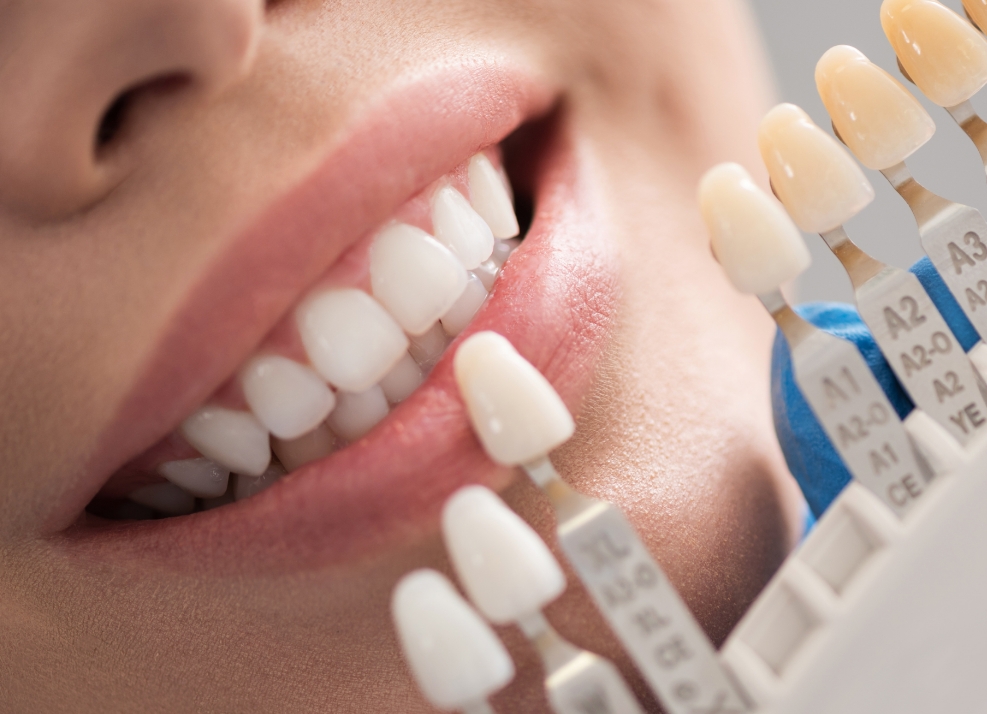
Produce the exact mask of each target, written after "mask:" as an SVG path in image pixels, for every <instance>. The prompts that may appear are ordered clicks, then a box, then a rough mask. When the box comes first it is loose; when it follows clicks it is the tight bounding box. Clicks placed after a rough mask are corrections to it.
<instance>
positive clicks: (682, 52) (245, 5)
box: [0, 0, 801, 712]
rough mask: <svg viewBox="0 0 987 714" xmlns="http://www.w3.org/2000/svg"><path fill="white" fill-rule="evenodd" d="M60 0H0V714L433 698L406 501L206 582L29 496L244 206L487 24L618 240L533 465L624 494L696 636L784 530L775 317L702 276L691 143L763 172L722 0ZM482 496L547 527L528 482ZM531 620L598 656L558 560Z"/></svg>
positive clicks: (785, 548)
mask: <svg viewBox="0 0 987 714" xmlns="http://www.w3.org/2000/svg"><path fill="white" fill-rule="evenodd" d="M76 5H77V4H76V3H74V2H72V1H71V0H43V1H38V2H31V3H25V2H17V0H2V1H0V96H4V97H5V101H4V102H3V103H2V105H0V254H2V255H3V256H4V259H3V260H2V261H0V336H2V339H0V344H2V350H0V395H2V404H0V453H2V454H3V458H4V468H3V470H2V473H0V612H3V613H4V615H3V617H2V618H0V703H2V707H0V708H3V709H4V710H5V711H13V712H27V711H31V712H48V711H64V710H65V709H66V706H69V707H70V708H71V709H72V711H78V712H88V711H93V712H96V711H99V712H108V711H114V712H115V711H121V712H123V711H143V712H157V711H161V712H176V711H211V712H226V711H229V712H234V711H236V712H246V711H250V712H252V711H257V712H260V711H292V712H307V711H312V712H315V711H334V712H362V711H368V710H373V711H387V712H390V711H394V712H398V711H400V712H427V711H431V709H430V708H429V707H428V706H427V705H426V704H425V703H424V701H423V700H422V699H421V696H420V695H419V694H418V692H417V690H416V689H415V687H414V684H413V683H412V682H411V680H410V678H409V676H408V674H407V672H406V670H405V668H404V665H403V663H402V661H401V659H400V655H399V652H398V649H397V643H396V639H395V636H394V634H393V631H392V627H391V624H390V618H389V614H388V602H389V597H390V592H391V589H392V588H393V584H394V583H395V581H396V580H397V579H398V578H399V577H400V576H401V575H402V574H403V573H405V572H407V571H408V570H411V569H413V568H416V567H423V566H431V567H439V568H441V569H447V566H446V564H445V561H444V557H443V555H442V548H441V544H440V542H439V539H438V536H437V531H436V528H437V524H436V522H435V519H430V520H428V522H427V523H424V524H423V525H422V526H421V528H420V529H419V532H418V533H417V537H412V538H406V539H404V540H403V541H402V543H401V545H399V546H398V545H395V546H392V547H389V548H387V549H385V550H384V551H382V552H377V553H374V554H373V555H372V556H364V557H360V558H355V559H351V560H350V561H348V562H346V563H344V564H341V565H334V566H332V567H326V568H317V569H309V570H306V571H304V572H298V573H295V574H290V575H283V574H280V575H278V576H270V577H236V576H229V575H227V576H224V577H217V578H210V577H204V576H195V575H192V574H188V573H176V572H172V571H169V570H168V569H165V568H156V567H153V566H147V567H143V568H142V567H140V564H139V563H131V564H121V566H120V567H119V568H115V569H109V570H107V569H103V568H85V567H79V563H78V562H75V561H73V562H71V563H69V562H66V561H65V560H64V559H60V558H59V557H57V555H54V554H53V552H52V550H51V549H50V548H48V546H47V543H48V539H49V538H50V537H51V535H52V534H51V533H47V532H45V524H44V522H43V521H44V519H43V517H42V513H43V510H44V508H43V506H44V504H45V503H47V502H48V501H49V500H50V499H52V498H57V497H58V495H59V493H61V491H62V489H64V488H65V487H66V485H67V480H68V479H69V478H70V475H71V474H73V473H74V472H75V469H76V467H77V465H78V464H79V463H81V462H82V461H84V460H85V459H86V457H87V455H88V454H90V453H91V452H92V450H93V449H94V448H95V444H96V442H97V441H98V436H99V433H100V430H101V429H103V428H104V427H105V425H106V424H107V423H109V422H110V421H111V420H112V419H113V417H114V415H115V413H116V409H117V408H118V407H119V405H120V403H121V401H122V400H123V399H124V397H125V395H126V394H127V393H128V391H129V390H130V389H132V387H133V384H134V382H135V380H136V379H137V378H138V376H139V375H140V374H141V369H142V366H143V365H144V364H145V363H146V361H147V359H148V355H149V354H150V353H151V351H152V349H153V347H154V345H155V344H156V343H157V341H158V340H159V339H160V338H161V335H162V333H163V332H164V330H165V326H166V325H167V324H168V320H169V317H170V316H171V315H172V314H173V313H174V311H175V310H176V308H177V306H178V305H179V304H181V302H182V299H183V298H184V297H185V296H187V294H188V292H189V291H190V290H191V286H192V285H194V284H195V280H196V278H197V276H199V275H201V274H202V272H203V271H204V270H205V267H206V266H207V264H208V263H209V259H210V257H211V256H213V255H215V254H216V253H217V252H218V251H219V250H220V249H221V248H222V247H223V245H225V244H226V242H227V241H229V240H231V236H232V235H234V234H235V232H236V231H237V230H238V229H240V228H242V227H243V226H244V225H245V224H247V223H248V222H249V221H250V219H251V218H253V217H255V216H256V215H257V211H258V206H264V205H266V204H267V203H268V202H269V201H270V197H271V196H274V195H278V194H281V193H283V192H285V191H286V190H287V189H288V188H289V187H291V186H293V185H294V184H295V183H297V182H298V181H299V180H301V179H302V178H303V177H305V176H306V175H307V174H308V173H309V172H310V171H311V170H312V169H313V167H314V166H315V165H316V164H317V163H318V161H319V160H320V158H321V157H322V156H323V155H324V153H325V150H326V147H327V146H328V145H329V144H330V143H331V142H332V140H333V139H334V138H335V137H336V136H337V135H338V133H339V131H340V127H341V126H342V125H343V124H344V122H345V121H346V119H347V118H348V117H350V116H352V114H353V112H355V111H356V109H357V108H359V107H360V106H362V105H363V104H364V103H365V102H367V101H369V100H371V99H372V98H373V97H374V96H375V92H378V91H379V90H380V88H382V87H384V86H386V85H387V84H388V83H389V82H391V81H393V80H394V78H395V77H396V76H398V75H399V74H400V73H402V72H406V71H409V70H413V69H414V68H415V67H416V66H418V65H420V64H424V63H428V62H433V61H435V60H436V56H437V55H438V56H439V57H442V56H462V55H469V54H470V53H480V54H482V53H484V52H489V51H491V48H495V49H496V51H498V52H501V53H504V54H506V55H508V56H510V57H512V58H514V59H515V60H517V61H519V62H521V63H522V64H524V65H525V66H528V67H534V68H536V71H538V72H539V73H541V74H544V75H546V76H548V77H549V78H551V81H552V82H553V83H555V84H557V85H559V86H561V87H562V91H563V97H562V99H563V103H564V105H565V107H566V112H567V120H568V121H569V122H570V126H571V128H572V131H573V134H574V136H575V137H576V139H577V141H578V143H579V146H580V150H581V151H584V152H587V155H588V156H589V157H590V160H591V161H592V164H593V166H594V171H593V172H592V176H591V184H592V197H593V200H596V201H598V202H599V204H600V206H601V207H602V210H603V213H604V215H605V216H606V217H607V219H608V220H609V221H610V228H611V231H612V237H613V241H614V243H613V245H614V246H615V256H616V259H617V261H618V264H619V270H618V280H619V293H618V294H619V306H618V309H617V311H616V315H615V324H614V325H613V328H612V332H611V336H610V339H609V341H608V343H607V347H606V351H605V356H604V359H603V360H602V362H601V363H600V365H599V367H598V369H597V372H596V375H595V381H594V387H593V390H592V392H591V395H590V397H589V398H588V399H587V400H586V401H585V402H584V403H583V405H582V407H581V409H580V410H579V413H578V415H577V417H578V425H579V428H578V430H577V433H576V437H575V438H574V439H573V440H572V441H571V442H570V443H569V444H568V445H566V446H565V447H564V448H563V449H561V450H560V451H559V452H557V454H556V455H555V457H556V459H555V460H556V463H557V466H558V468H559V470H560V471H561V473H563V474H564V475H565V477H566V479H567V480H568V481H569V482H570V483H572V484H574V485H575V486H576V487H577V488H579V489H580V490H582V491H583V492H585V493H587V494H589V495H594V496H599V497H604V498H607V499H609V500H612V501H614V502H616V503H617V504H618V505H619V506H620V507H621V508H622V509H624V510H625V512H626V513H627V514H628V515H629V517H630V518H631V519H632V521H633V522H634V524H635V525H636V527H637V528H638V530H639V532H641V533H642V534H643V536H644V537H645V539H646V541H647V543H648V545H649V546H650V547H651V549H652V552H653V553H654V554H655V556H656V558H657V559H658V561H659V562H660V563H661V564H662V565H663V566H664V567H665V569H666V570H667V571H668V573H669V575H670V577H671V578H672V580H673V581H674V582H675V583H676V585H677V586H678V587H679V588H680V590H681V592H682V594H683V595H684V597H685V598H686V600H687V602H688V603H689V605H690V606H691V607H692V609H693V611H694V612H695V613H696V615H697V617H698V619H699V620H700V621H701V623H702V624H703V625H704V627H705V628H706V629H707V631H708V632H709V633H710V635H711V637H712V638H713V639H714V640H715V641H716V642H718V643H719V642H722V640H723V639H724V638H725V637H726V635H727V634H728V633H729V631H730V629H731V628H732V626H733V625H734V624H735V623H736V621H737V620H738V619H739V617H740V616H741V615H742V614H743V612H744V611H745V609H746V608H747V606H748V605H749V604H750V602H751V601H752V600H753V598H754V597H755V596H756V595H757V593H758V592H759V591H760V589H761V588H762V587H763V585H764V584H765V582H766V581H767V580H768V578H770V576H771V575H772V574H773V572H774V571H775V570H776V568H777V567H778V566H779V564H780V563H781V561H782V560H783V558H784V557H785V555H786V554H787V553H788V552H789V550H790V549H791V548H792V546H793V545H794V543H795V542H796V540H797V538H798V536H799V534H800V529H801V518H800V513H801V511H800V509H801V501H800V498H799V497H798V496H797V493H796V490H795V487H794V485H793V483H792V481H791V478H790V476H788V474H787V472H786V471H785V467H784V463H783V460H782V458H781V456H780V452H779V449H778V447H777V444H776V442H775V439H774V435H773V430H772V426H771V419H770V406H769V403H768V393H769V385H768V367H767V365H768V355H769V347H770V341H771V338H772V334H773V326H772V324H771V323H770V320H769V319H768V318H767V316H766V315H765V314H764V313H763V310H762V309H761V308H760V306H759V305H757V304H756V303H755V302H754V301H752V300H750V299H746V298H741V297H739V296H737V294H736V293H735V292H733V291H732V289H731V288H730V287H729V286H728V285H727V283H726V281H725V278H724V277H723V275H722V272H721V271H720V270H719V267H718V266H717V265H716V264H715V262H714V261H713V259H712V257H711V256H710V252H709V249H708V242H707V238H706V235H705V231H704V230H703V227H702V225H701V222H700V219H699V215H698V210H697V207H696V205H695V198H694V187H695V186H696V183H697V182H698V179H699V177H700V176H701V175H702V173H703V171H705V170H706V169H707V168H709V167H710V166H712V165H713V164H714V163H717V162H719V161H725V160H732V161H738V162H740V163H743V164H745V165H746V166H747V167H749V168H750V169H751V170H752V171H754V172H755V173H756V174H757V175H760V173H761V172H760V168H759V164H758V160H757V155H756V145H755V140H754V138H755V136H756V125H757V121H758V120H759V118H760V116H761V115H762V114H763V112H764V110H765V108H766V107H767V102H768V100H769V98H770V91H769V84H768V82H767V81H766V73H765V71H764V66H763V62H762V55H761V52H760V50H759V48H758V47H757V45H756V43H755V42H754V41H753V33H752V32H751V26H750V22H749V18H748V15H747V12H746V8H745V7H743V6H742V5H740V4H738V3H735V2H733V0H730V1H727V0H621V1H620V2H611V3H600V2H597V1H596V0H483V1H482V2H478V1H477V0H443V1H441V2H439V1H433V0H410V1H409V2H401V3H393V4H392V3H383V2H373V1H372V0H352V1H350V0H343V1H342V2H333V3H324V4H323V3H321V2H318V1H317V0H278V2H273V3H270V4H269V5H268V7H266V8H264V7H260V5H259V4H258V3H256V2H248V0H209V1H208V2H202V1H201V0H199V1H198V2H195V1H193V0H183V2H177V3H165V2H163V0H162V1H161V2H156V1H154V0H151V1H149V2H144V3H131V2H127V1H126V0H98V1H94V2H90V3H86V8H87V9H86V13H85V21H78V18H76V17H75V15H74V14H73V12H74V11H73V8H75V7H76ZM162 8H164V9H162ZM169 23H177V24H176V25H169ZM172 26H177V27H180V28H182V31H181V32H177V33H175V32H171V33H169V32H165V31H164V30H162V29H161V28H163V27H172ZM135 37H138V38H147V41H140V42H135V41H134V38H135ZM176 38H177V39H176ZM176 69H178V70H181V72H182V77H183V79H181V80H179V81H166V82H155V83H153V84H151V85H149V86H148V85H141V86H142V87H143V88H142V89H141V90H139V91H138V93H137V94H136V95H135V98H134V100H133V102H132V104H131V105H130V106H129V107H128V110H127V113H126V118H125V121H124V122H123V124H122V125H121V129H120V132H119V134H118V135H117V136H116V137H114V139H113V140H112V141H111V142H109V143H108V144H107V145H106V146H104V147H102V148H101V149H100V150H99V151H97V152H96V153H95V155H94V154H93V151H92V145H93V143H92V142H93V135H94V132H95V127H96V126H97V124H98V123H99V120H100V117H101V116H102V115H103V112H104V111H105V110H106V107H107V106H109V104H110V103H111V102H112V101H113V99H114V97H116V96H117V95H118V94H119V93H120V92H121V91H122V90H124V89H126V88H128V87H132V86H135V85H138V84H140V83H143V82H147V81H148V79H149V78H154V77H159V76H160V75H161V74H162V73H171V72H173V71H174V70H176ZM10 97H12V98H13V101H8V99H6V98H10ZM285 117H291V120H290V121H286V120H285ZM261 136H262V137H264V139H265V140H264V141H257V140H256V138H257V137H261ZM302 289H303V286H299V292H301V290H302ZM503 496H504V497H505V499H506V500H507V501H508V502H509V503H510V504H511V505H512V506H513V507H515V508H516V509H517V510H518V512H520V513H521V515H522V516H524V517H525V518H527V519H528V520H529V521H530V522H532V523H534V524H535V525H536V526H537V527H538V528H539V530H540V531H541V532H542V534H543V535H545V536H546V538H547V540H548V541H549V542H550V543H551V542H552V541H553V538H552V536H551V531H552V529H553V522H552V519H551V516H550V513H549V511H548V507H547V505H546V503H545V501H544V500H543V499H542V498H541V496H540V494H538V493H537V492H536V491H535V490H534V488H533V487H531V486H530V485H529V484H528V483H527V482H526V481H523V480H515V481H514V483H513V484H512V485H510V486H509V487H508V488H507V489H506V490H505V491H504V493H503ZM548 615H549V618H550V619H551V620H552V621H553V622H554V623H555V624H556V626H557V627H558V628H559V629H560V630H561V631H562V632H563V633H564V634H565V635H566V636H567V637H569V638H570V639H572V640H573V641H575V642H577V643H578V644H580V645H583V646H586V647H589V648H592V649H594V650H595V651H598V652H601V653H604V654H608V655H610V656H612V657H613V658H614V659H616V660H618V661H619V662H621V663H623V664H625V665H626V662H625V660H624V659H623V658H622V656H621V655H620V653H619V650H618V649H617V647H616V645H615V643H614V642H613V640H612V638H611V637H610V636H609V635H608V634H607V632H606V629H605V628H604V626H603V625H602V622H601V621H600V619H599V617H598V616H597V615H596V613H595V611H594V610H593V607H592V605H591V604H590V603H589V602H588V601H587V599H586V597H585V594H584V593H583V592H582V591H581V589H580V588H579V587H578V584H577V583H575V582H574V579H573V578H572V577H571V573H570V587H569V590H568V591H567V593H566V594H565V595H564V596H563V597H562V598H561V599H560V600H559V601H557V602H556V603H554V604H553V605H552V606H550V607H549V609H548ZM502 634H503V635H504V636H505V638H506V639H507V641H508V643H509V645H510V648H511V650H512V654H513V655H514V657H515V660H516V662H517V663H518V669H519V674H518V677H517V679H516V681H515V683H514V684H512V685H511V686H510V687H509V688H508V689H507V690H506V691H505V692H504V693H502V694H500V695H498V697H497V698H496V699H495V704H496V706H498V707H499V710H500V711H525V712H528V711H532V712H537V711H543V710H545V706H546V705H545V703H544V697H543V694H542V693H541V683H540V676H541V675H540V670H539V667H538V665H537V664H536V663H535V658H534V655H533V653H532V651H531V650H530V648H529V647H528V646H527V645H526V644H525V643H524V642H522V641H521V640H520V638H519V636H518V634H517V633H516V632H515V631H512V630H511V629H510V628H508V629H506V630H504V631H503V632H502ZM631 677H632V679H633V675H631ZM634 682H635V686H636V687H637V688H638V689H639V691H643V690H641V687H640V683H639V682H637V681H636V680H634ZM67 703H69V704H67Z"/></svg>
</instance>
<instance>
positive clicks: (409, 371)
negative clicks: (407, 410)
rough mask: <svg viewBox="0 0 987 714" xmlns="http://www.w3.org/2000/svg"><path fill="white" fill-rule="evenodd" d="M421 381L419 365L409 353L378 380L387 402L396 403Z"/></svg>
mask: <svg viewBox="0 0 987 714" xmlns="http://www.w3.org/2000/svg"><path fill="white" fill-rule="evenodd" d="M421 383H422V370H421V367H419V366H418V363H417V362H415V360H413V359H412V358H411V355H405V356H404V357H402V358H401V361H400V362H398V363H397V364H396V365H395V366H394V369H392V370H391V371H390V372H388V373H387V376H386V377H384V378H383V379H382V380H380V388H381V390H383V392H384V396H385V397H386V398H387V401H388V402H390V403H391V404H397V403H398V402H403V401H404V400H405V399H407V398H408V397H409V396H411V393H412V392H413V391H415V390H416V389H418V386H419V385H420V384H421Z"/></svg>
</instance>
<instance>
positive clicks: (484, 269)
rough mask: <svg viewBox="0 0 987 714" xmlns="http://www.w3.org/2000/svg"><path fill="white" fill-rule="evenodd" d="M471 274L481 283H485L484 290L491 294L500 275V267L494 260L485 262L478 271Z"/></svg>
mask: <svg viewBox="0 0 987 714" xmlns="http://www.w3.org/2000/svg"><path fill="white" fill-rule="evenodd" d="M470 272H472V273H473V275H475V276H476V277H478V278H479V279H480V282H481V283H483V289H484V290H486V291H487V292H490V291H491V290H493V286H494V283H495V282H496V281H497V276H498V275H500V267H499V266H498V265H497V264H496V263H495V262H493V261H492V260H485V261H483V262H482V263H480V266H479V267H478V268H476V270H472V271H470Z"/></svg>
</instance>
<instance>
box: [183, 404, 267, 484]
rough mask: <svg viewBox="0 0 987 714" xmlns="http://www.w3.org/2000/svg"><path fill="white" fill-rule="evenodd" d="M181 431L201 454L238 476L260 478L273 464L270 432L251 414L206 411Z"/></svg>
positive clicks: (204, 409)
mask: <svg viewBox="0 0 987 714" xmlns="http://www.w3.org/2000/svg"><path fill="white" fill-rule="evenodd" d="M181 431H182V435H183V436H184V437H185V439H186V441H188V443H189V444H191V445H192V446H193V447H195V448H196V449H198V451H199V453H200V454H202V455H203V456H205V457H206V458H209V459H212V460H213V461H215V462H216V463H219V464H222V465H223V466H225V467H226V468H228V469H229V470H230V471H233V472H234V473H238V474H247V475H248V476H260V475H261V474H262V473H264V470H265V469H266V468H267V465H268V464H269V463H270V462H271V446H270V443H269V439H268V434H267V429H265V428H264V427H263V425H262V424H261V423H260V422H259V421H258V420H257V417H255V416H254V415H253V414H251V413H250V412H242V411H237V410H234V409H226V408H224V407H203V408H202V409H200V410H199V411H197V412H196V413H195V414H193V415H192V416H190V417H189V418H188V419H186V420H185V421H184V422H182V428H181Z"/></svg>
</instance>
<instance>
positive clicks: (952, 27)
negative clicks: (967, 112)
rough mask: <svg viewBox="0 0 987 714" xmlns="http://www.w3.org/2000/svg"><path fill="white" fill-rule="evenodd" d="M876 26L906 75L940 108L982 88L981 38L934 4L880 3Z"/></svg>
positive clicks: (985, 43) (985, 74) (985, 79)
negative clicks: (880, 27)
mask: <svg viewBox="0 0 987 714" xmlns="http://www.w3.org/2000/svg"><path fill="white" fill-rule="evenodd" d="M881 26H882V27H883V28H884V34H885V35H887V38H888V41H889V42H890V43H891V46H892V47H893V48H894V51H895V54H897V55H898V60H899V61H900V62H901V65H902V67H904V68H905V71H906V72H908V76H909V77H910V78H911V80H912V81H913V82H915V84H916V85H917V86H918V88H919V89H921V90H922V92H923V94H925V96H927V97H928V98H929V99H931V100H932V101H933V102H935V103H936V104H938V105H939V106H942V107H954V106H956V105H957V104H961V103H963V102H965V101H967V100H968V99H969V98H970V97H972V96H973V95H974V94H976V93H977V92H978V91H979V90H980V88H981V87H983V86H984V85H985V84H987V39H984V36H983V35H982V34H980V33H979V32H977V30H976V29H975V28H974V27H973V26H972V25H970V23H968V22H967V21H966V20H964V19H963V18H961V17H960V16H959V15H957V14H956V13H954V12H953V11H952V10H950V9H949V8H947V7H945V6H944V5H942V4H940V3H938V2H934V0H884V3H883V4H882V5H881Z"/></svg>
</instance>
